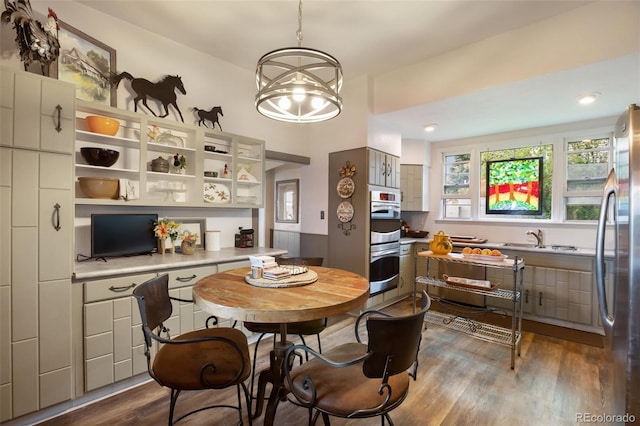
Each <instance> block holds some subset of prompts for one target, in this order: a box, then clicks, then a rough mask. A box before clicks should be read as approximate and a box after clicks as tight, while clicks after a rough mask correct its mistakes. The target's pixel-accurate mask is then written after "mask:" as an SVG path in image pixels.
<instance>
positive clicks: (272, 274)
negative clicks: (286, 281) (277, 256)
mask: <svg viewBox="0 0 640 426" xmlns="http://www.w3.org/2000/svg"><path fill="white" fill-rule="evenodd" d="M289 276H291V273H290V272H289V270H288V269H285V268H281V267H280V266H278V265H277V264H276V266H274V267H271V268H265V269H264V270H263V271H262V277H263V278H267V279H269V280H281V279H283V278H287V277H289Z"/></svg>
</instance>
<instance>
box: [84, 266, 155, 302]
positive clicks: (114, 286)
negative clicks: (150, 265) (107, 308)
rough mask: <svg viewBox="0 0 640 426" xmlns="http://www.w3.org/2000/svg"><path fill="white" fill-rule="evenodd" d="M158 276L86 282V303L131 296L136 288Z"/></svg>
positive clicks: (132, 276)
mask: <svg viewBox="0 0 640 426" xmlns="http://www.w3.org/2000/svg"><path fill="white" fill-rule="evenodd" d="M155 276H156V274H153V273H149V274H139V275H127V276H124V277H118V278H108V279H105V280H96V281H86V282H85V283H84V302H85V303H89V302H96V301H98V300H108V299H117V298H119V297H125V296H131V295H132V294H133V289H134V287H135V286H137V285H140V284H142V283H144V282H145V281H147V280H150V279H151V278H153V277H155Z"/></svg>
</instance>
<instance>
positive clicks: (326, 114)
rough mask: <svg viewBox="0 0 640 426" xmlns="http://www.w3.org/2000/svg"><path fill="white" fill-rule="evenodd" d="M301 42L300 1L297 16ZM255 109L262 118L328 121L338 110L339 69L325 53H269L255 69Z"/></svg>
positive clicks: (287, 50)
mask: <svg viewBox="0 0 640 426" xmlns="http://www.w3.org/2000/svg"><path fill="white" fill-rule="evenodd" d="M297 37H298V45H300V44H301V42H302V2H300V6H299V13H298V31H297ZM256 86H257V88H258V93H257V94H256V99H255V101H256V108H257V110H258V112H260V114H263V115H264V116H266V117H269V118H272V119H275V120H280V121H287V122H292V123H313V122H318V121H324V120H329V119H331V118H333V117H335V116H337V115H338V114H340V111H342V97H341V96H340V90H341V89H342V66H341V65H340V62H338V60H337V59H336V58H334V57H333V56H331V55H329V54H328V53H325V52H322V51H320V50H315V49H309V48H304V47H300V46H298V47H287V48H283V49H278V50H274V51H271V52H269V53H267V54H265V55H264V56H262V57H261V58H260V60H259V61H258V65H257V67H256Z"/></svg>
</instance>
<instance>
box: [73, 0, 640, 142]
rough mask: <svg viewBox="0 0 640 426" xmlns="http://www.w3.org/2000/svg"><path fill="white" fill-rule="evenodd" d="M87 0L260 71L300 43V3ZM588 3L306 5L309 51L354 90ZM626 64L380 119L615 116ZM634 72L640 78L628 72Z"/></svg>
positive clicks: (411, 123) (442, 126)
mask: <svg viewBox="0 0 640 426" xmlns="http://www.w3.org/2000/svg"><path fill="white" fill-rule="evenodd" d="M79 3H83V4H85V5H87V6H89V7H91V8H94V9H97V10H99V11H102V12H104V13H106V14H108V15H112V16H114V17H116V18H118V19H121V20H123V21H127V22H130V23H132V24H134V25H136V26H139V27H142V28H145V29H147V30H148V31H151V32H155V33H158V34H161V35H163V36H165V37H168V38H170V39H173V40H175V41H177V42H179V43H182V44H184V45H188V46H190V47H192V48H194V49H196V50H199V51H202V52H204V53H207V54H210V55H212V56H214V57H217V58H219V59H222V60H224V61H227V62H229V63H232V64H234V65H236V66H238V67H241V68H244V69H247V70H250V71H252V72H253V71H255V65H256V63H257V61H258V59H259V58H260V56H262V55H263V54H265V53H267V52H269V51H271V50H274V49H278V48H282V47H288V46H295V45H296V44H297V39H296V30H297V28H298V2H297V1H295V0H287V1H278V0H262V1H251V0H230V1H220V0H204V1H192V0H181V1H168V0H127V1H109V0H80V1H79ZM587 3H590V1H580V0H566V1H558V0H552V1H544V0H528V1H500V0H494V1H490V0H482V1H478V0H475V1H460V0H436V1H433V0H431V1H428V0H421V1H420V0H418V1H404V0H387V1H385V0H360V1H351V0H305V1H304V2H303V6H302V12H303V18H302V30H303V41H302V46H303V47H311V48H315V49H319V50H323V51H325V52H328V53H330V54H331V55H333V56H335V57H336V58H337V59H338V60H339V61H340V62H341V63H342V67H343V72H344V77H345V84H348V80H349V79H353V78H355V77H358V76H361V75H364V74H368V75H370V76H376V75H380V74H383V73H385V72H388V71H392V70H394V69H396V68H400V67H403V66H407V65H411V64H414V63H417V62H420V61H422V60H424V59H426V58H429V57H432V56H435V55H438V54H442V53H444V52H447V51H450V50H453V49H456V48H459V47H462V46H465V45H468V44H470V43H473V42H477V41H479V40H483V39H485V38H487V37H490V36H493V35H497V34H501V33H504V32H506V31H509V30H512V29H515V28H519V27H522V26H524V25H527V24H530V23H533V22H536V21H539V20H543V19H547V18H549V17H552V16H555V15H558V14H561V13H564V12H567V11H569V10H572V9H574V8H578V7H581V6H584V5H585V4H587ZM627 60H628V61H630V64H631V66H630V67H628V66H626V65H629V64H627V63H625V64H623V65H625V66H626V67H621V66H620V65H621V64H619V63H613V62H612V63H609V64H596V65H593V66H588V67H583V68H581V69H576V70H569V71H566V72H562V73H557V74H553V75H549V76H544V77H541V78H537V79H533V80H528V81H523V82H518V83H513V84H509V85H505V86H501V87H498V88H496V89H490V90H483V91H479V92H475V93H472V94H469V95H464V96H459V97H456V98H450V99H445V100H442V101H438V102H433V103H430V104H426V105H421V106H418V107H413V108H410V109H406V110H401V111H394V112H391V113H386V114H383V115H381V116H380V119H382V120H384V121H386V122H388V123H389V124H390V125H393V126H396V127H397V128H398V130H400V131H401V133H402V136H403V138H409V139H425V140H430V141H437V140H447V139H454V138H461V137H467V136H474V135H480V134H491V133H498V132H504V131H508V130H515V129H519V128H529V127H538V126H544V125H549V124H558V123H565V122H571V121H580V120H586V119H589V118H594V117H603V116H609V115H615V114H617V113H618V112H620V110H621V108H624V106H625V105H626V104H627V103H629V102H628V90H626V92H627V94H626V96H625V95H624V94H623V93H624V92H625V86H624V84H623V83H624V82H625V81H628V80H629V79H631V78H634V79H635V80H637V78H636V75H637V72H638V64H637V59H636V62H635V63H634V62H633V58H631V59H629V58H627ZM614 62H615V61H614ZM611 67H613V68H611ZM629 68H630V69H631V71H635V72H636V74H628V73H629V72H630V70H629ZM612 69H613V70H614V71H612ZM593 81H597V82H598V85H597V86H598V87H597V89H598V91H599V92H601V93H603V94H606V96H604V95H603V96H602V97H601V98H602V99H601V100H600V101H601V102H599V103H598V104H599V105H598V108H594V109H592V110H590V111H589V110H585V109H584V108H582V109H578V108H577V107H576V105H575V103H574V102H573V101H574V100H575V98H576V96H577V95H578V94H579V93H580V92H579V90H584V88H585V87H589V86H593ZM636 84H637V83H636ZM627 89H628V88H627ZM635 93H639V92H638V90H636V92H635ZM561 95H562V96H561ZM557 99H564V101H562V102H556V100H557ZM425 117H429V121H430V122H436V123H438V129H437V131H436V132H434V133H432V134H428V135H426V134H425V133H424V131H423V127H424V125H425V124H426V123H425ZM463 119H464V121H463ZM518 126H519V127H518Z"/></svg>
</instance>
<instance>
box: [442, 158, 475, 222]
mask: <svg viewBox="0 0 640 426" xmlns="http://www.w3.org/2000/svg"><path fill="white" fill-rule="evenodd" d="M470 163H471V154H456V155H445V156H444V180H443V181H444V188H443V193H442V205H443V209H442V210H443V215H442V216H443V219H470V218H471V198H470V196H471V194H470V191H469V166H470Z"/></svg>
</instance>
